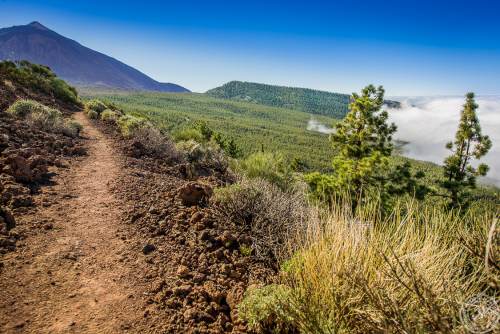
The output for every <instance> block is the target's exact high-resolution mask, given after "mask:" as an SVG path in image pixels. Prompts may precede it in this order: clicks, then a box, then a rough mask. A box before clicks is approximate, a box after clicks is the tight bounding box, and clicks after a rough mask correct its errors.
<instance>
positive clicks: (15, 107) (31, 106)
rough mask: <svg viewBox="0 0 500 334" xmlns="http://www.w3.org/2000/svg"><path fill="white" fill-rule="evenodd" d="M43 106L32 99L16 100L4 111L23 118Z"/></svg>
mask: <svg viewBox="0 0 500 334" xmlns="http://www.w3.org/2000/svg"><path fill="white" fill-rule="evenodd" d="M45 108H46V107H45V106H44V105H43V104H41V103H38V102H36V101H33V100H17V101H16V102H14V103H13V104H12V105H11V106H10V107H9V108H8V109H7V110H6V111H7V112H8V113H9V114H12V115H14V116H17V117H21V118H24V117H26V116H28V115H29V114H31V113H32V112H35V111H37V110H43V109H45Z"/></svg>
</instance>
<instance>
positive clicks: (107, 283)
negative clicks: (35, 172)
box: [0, 113, 158, 333]
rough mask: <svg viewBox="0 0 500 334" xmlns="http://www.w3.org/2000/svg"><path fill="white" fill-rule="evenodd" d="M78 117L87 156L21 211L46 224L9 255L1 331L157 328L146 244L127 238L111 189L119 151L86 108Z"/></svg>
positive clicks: (1, 278) (0, 289) (0, 282)
mask: <svg viewBox="0 0 500 334" xmlns="http://www.w3.org/2000/svg"><path fill="white" fill-rule="evenodd" d="M75 117H76V119H77V121H78V122H80V123H81V124H82V125H84V129H85V130H84V134H83V136H84V137H85V138H86V141H87V144H88V145H87V146H88V156H86V157H84V158H81V159H80V160H79V161H77V162H75V163H73V164H72V166H71V168H69V169H67V170H66V171H64V172H63V173H61V174H59V175H57V176H56V177H55V178H54V180H53V181H54V184H53V185H52V186H49V187H46V188H43V190H42V193H41V194H40V195H39V196H38V199H37V201H39V202H40V203H42V205H38V207H37V210H36V211H35V212H34V213H30V214H28V215H26V216H25V217H22V219H23V220H25V221H31V222H32V223H34V224H38V225H39V226H38V229H40V226H44V227H45V229H46V231H44V233H33V234H32V235H30V236H28V239H26V240H23V241H21V242H19V245H18V250H17V251H16V252H12V253H9V254H7V255H6V256H5V259H4V261H3V262H4V268H3V272H2V273H0V332H1V333H124V332H125V333H127V332H129V333H145V332H149V331H155V330H154V326H155V323H158V322H157V321H156V320H157V319H154V317H151V316H150V312H149V310H148V309H147V308H148V304H147V299H148V297H147V291H148V281H147V278H145V276H146V275H145V273H146V272H147V269H146V268H145V266H147V264H146V263H145V261H144V259H143V256H142V254H141V253H140V247H141V244H140V242H138V241H137V240H134V239H133V238H130V233H128V228H129V227H128V226H127V225H126V224H125V223H124V222H123V221H124V219H123V218H124V217H123V216H122V215H123V212H124V210H123V206H122V205H121V204H122V203H120V201H119V199H117V198H116V196H115V195H114V194H113V192H112V191H111V187H112V185H113V182H115V180H117V179H118V178H119V176H120V172H121V168H120V163H121V161H120V160H119V159H120V155H119V154H117V152H115V151H114V149H113V146H112V143H111V141H110V139H108V138H106V137H105V136H104V135H103V134H101V133H100V132H99V131H98V130H97V129H96V128H95V127H94V126H93V125H92V124H91V123H90V122H89V121H88V120H87V119H86V118H85V117H84V116H83V115H82V114H81V113H78V114H76V116H75ZM43 203H45V204H43ZM47 203H48V204H47Z"/></svg>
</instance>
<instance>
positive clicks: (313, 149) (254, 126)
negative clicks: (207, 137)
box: [83, 90, 336, 169]
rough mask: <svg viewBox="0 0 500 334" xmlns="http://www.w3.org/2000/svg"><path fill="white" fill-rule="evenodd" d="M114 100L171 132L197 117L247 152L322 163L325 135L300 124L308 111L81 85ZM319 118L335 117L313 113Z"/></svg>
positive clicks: (320, 166)
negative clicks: (272, 154) (103, 89)
mask: <svg viewBox="0 0 500 334" xmlns="http://www.w3.org/2000/svg"><path fill="white" fill-rule="evenodd" d="M83 94H84V95H85V96H86V97H98V98H100V99H102V100H106V101H110V102H112V103H115V104H117V105H119V106H120V108H122V109H123V110H124V111H126V112H129V113H132V114H134V115H139V116H143V117H146V118H148V119H150V120H151V121H152V122H153V123H155V124H156V125H157V126H158V127H159V128H160V129H162V130H163V131H169V132H171V133H172V134H173V135H174V136H177V135H181V136H182V135H184V134H185V133H183V132H184V131H185V130H189V129H190V128H192V127H193V126H194V125H195V124H196V123H197V122H199V121H203V122H206V123H207V124H208V125H209V126H210V127H211V128H213V129H217V131H219V132H221V133H222V134H224V135H226V136H228V137H231V138H233V139H234V140H235V142H236V144H237V145H238V146H239V147H240V148H241V151H242V154H243V155H244V156H247V155H249V154H251V153H254V152H260V151H261V150H264V152H278V151H280V152H283V153H284V154H285V155H287V156H288V157H289V158H290V159H294V158H300V159H301V160H303V161H304V162H306V163H307V165H308V166H310V167H311V168H314V169H323V168H328V167H329V165H330V163H329V158H328V157H327V156H326V155H325V147H327V146H328V136H326V135H324V134H320V133H317V132H312V131H308V130H306V127H307V122H308V120H309V119H310V117H311V116H310V115H309V114H307V113H304V112H300V111H296V110H291V109H285V108H275V107H268V106H263V105H258V104H254V103H248V102H241V101H230V100H223V99H216V98H213V97H209V96H206V95H203V94H164V93H124V92H121V93H120V92H116V91H115V92H103V91H95V90H94V91H92V90H87V91H84V92H83ZM315 118H316V119H317V120H318V121H320V122H322V123H324V124H333V123H334V122H335V121H336V120H335V119H333V118H331V117H326V116H321V115H318V116H315Z"/></svg>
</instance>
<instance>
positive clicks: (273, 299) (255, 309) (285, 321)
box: [238, 284, 296, 333]
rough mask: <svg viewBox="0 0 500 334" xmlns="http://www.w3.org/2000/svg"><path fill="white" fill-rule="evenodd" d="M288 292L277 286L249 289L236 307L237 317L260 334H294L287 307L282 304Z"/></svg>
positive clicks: (286, 288)
mask: <svg viewBox="0 0 500 334" xmlns="http://www.w3.org/2000/svg"><path fill="white" fill-rule="evenodd" d="M290 292H291V289H290V288H288V287H287V286H286V285H278V284H271V285H267V286H264V287H262V288H250V289H249V290H248V291H247V292H246V293H245V297H244V299H243V301H242V302H241V303H240V304H239V305H238V316H239V317H240V318H241V319H243V320H245V321H246V322H247V324H248V327H250V328H252V329H256V330H258V331H259V332H261V333H295V332H296V331H294V328H293V327H291V326H290V324H291V323H292V320H293V319H291V318H290V316H289V312H288V307H289V305H285V304H284V302H285V301H287V300H289V299H290V298H289V294H290Z"/></svg>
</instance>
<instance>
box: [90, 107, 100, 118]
mask: <svg viewBox="0 0 500 334" xmlns="http://www.w3.org/2000/svg"><path fill="white" fill-rule="evenodd" d="M87 116H88V117H89V118H90V119H99V113H98V112H97V111H95V110H92V109H90V110H87Z"/></svg>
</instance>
